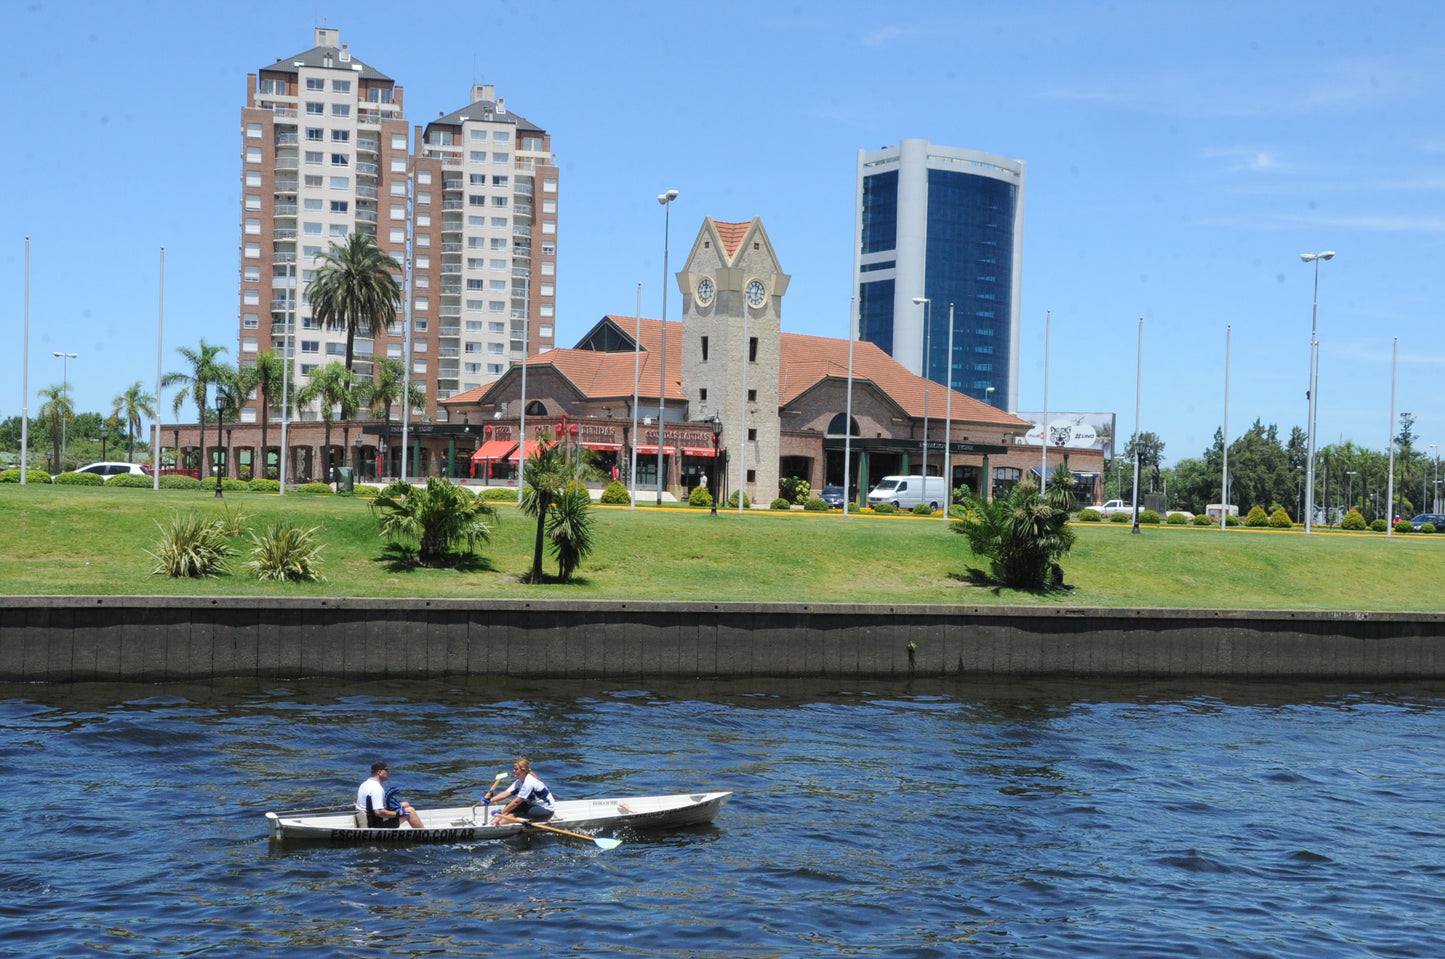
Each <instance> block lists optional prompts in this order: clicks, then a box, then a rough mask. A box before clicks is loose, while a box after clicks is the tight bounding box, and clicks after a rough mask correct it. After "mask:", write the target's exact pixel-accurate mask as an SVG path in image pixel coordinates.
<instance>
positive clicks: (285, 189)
mask: <svg viewBox="0 0 1445 959" xmlns="http://www.w3.org/2000/svg"><path fill="white" fill-rule="evenodd" d="M300 185H301V184H300V183H299V182H297V181H296V180H290V179H287V180H277V181H276V185H275V186H274V187H273V188H272V192H275V193H295V192H296V188H297V187H298V186H300Z"/></svg>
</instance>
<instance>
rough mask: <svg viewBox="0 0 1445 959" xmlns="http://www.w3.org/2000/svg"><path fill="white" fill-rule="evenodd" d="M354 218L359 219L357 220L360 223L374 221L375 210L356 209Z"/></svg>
mask: <svg viewBox="0 0 1445 959" xmlns="http://www.w3.org/2000/svg"><path fill="white" fill-rule="evenodd" d="M356 219H357V220H359V221H361V222H362V223H375V222H376V211H375V210H357V211H356Z"/></svg>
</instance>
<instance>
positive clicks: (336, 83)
mask: <svg viewBox="0 0 1445 959" xmlns="http://www.w3.org/2000/svg"><path fill="white" fill-rule="evenodd" d="M331 92H332V93H350V92H351V81H350V80H332V81H331Z"/></svg>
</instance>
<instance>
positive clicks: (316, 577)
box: [242, 521, 326, 583]
mask: <svg viewBox="0 0 1445 959" xmlns="http://www.w3.org/2000/svg"><path fill="white" fill-rule="evenodd" d="M318 529H320V527H319V526H313V527H312V528H311V529H302V528H301V527H299V526H288V525H286V524H285V523H283V522H280V521H278V522H275V523H272V524H271V525H270V526H268V527H266V530H265V532H263V533H262V534H261V535H259V536H257V535H256V532H255V531H254V530H252V531H250V535H251V542H252V543H253V544H255V545H254V546H253V547H252V548H251V558H250V559H249V560H247V561H246V563H245V564H244V565H243V566H242V569H244V570H246V572H248V573H251V574H253V575H254V576H255V577H256V578H257V579H259V580H261V581H262V582H263V583H264V582H277V583H286V582H298V583H300V582H325V581H326V577H325V576H322V575H321V550H322V544H321V543H318V542H316V539H315V536H314V534H315V532H316V531H317V530H318Z"/></svg>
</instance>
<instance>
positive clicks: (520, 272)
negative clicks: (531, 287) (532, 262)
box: [512, 266, 532, 280]
mask: <svg viewBox="0 0 1445 959" xmlns="http://www.w3.org/2000/svg"><path fill="white" fill-rule="evenodd" d="M512 275H513V276H519V277H521V278H522V279H524V280H525V279H526V278H527V277H529V276H531V275H532V269H531V267H526V266H514V267H512Z"/></svg>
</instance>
